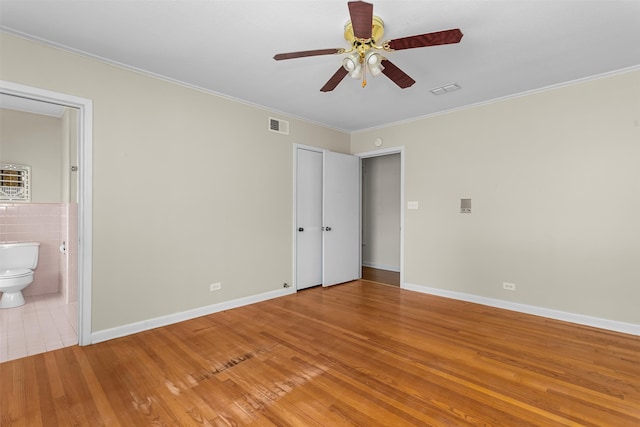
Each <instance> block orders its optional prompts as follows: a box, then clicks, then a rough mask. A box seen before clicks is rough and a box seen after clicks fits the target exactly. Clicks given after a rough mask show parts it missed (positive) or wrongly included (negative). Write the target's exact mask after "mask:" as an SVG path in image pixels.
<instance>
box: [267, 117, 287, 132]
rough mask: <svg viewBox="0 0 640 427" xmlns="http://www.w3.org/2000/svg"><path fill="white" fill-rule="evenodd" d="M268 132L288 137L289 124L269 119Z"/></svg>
mask: <svg viewBox="0 0 640 427" xmlns="http://www.w3.org/2000/svg"><path fill="white" fill-rule="evenodd" d="M269 130H270V131H271V132H277V133H283V134H285V135H289V122H286V121H284V120H279V119H274V118H273V117H269Z"/></svg>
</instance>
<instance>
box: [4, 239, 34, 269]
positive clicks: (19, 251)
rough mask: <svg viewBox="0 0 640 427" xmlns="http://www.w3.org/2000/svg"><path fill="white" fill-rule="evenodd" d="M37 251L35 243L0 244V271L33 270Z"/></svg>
mask: <svg viewBox="0 0 640 427" xmlns="http://www.w3.org/2000/svg"><path fill="white" fill-rule="evenodd" d="M39 249H40V243H36V242H19V243H0V270H16V269H19V268H28V269H30V270H33V269H35V268H36V267H37V265H38V251H39Z"/></svg>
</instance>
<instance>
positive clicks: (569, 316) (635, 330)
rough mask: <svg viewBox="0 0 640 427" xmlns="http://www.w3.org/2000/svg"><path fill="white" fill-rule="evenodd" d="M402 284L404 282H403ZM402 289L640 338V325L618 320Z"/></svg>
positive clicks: (416, 288) (405, 286) (423, 289)
mask: <svg viewBox="0 0 640 427" xmlns="http://www.w3.org/2000/svg"><path fill="white" fill-rule="evenodd" d="M401 283H402V282H401ZM401 287H402V289H407V290H409V291H415V292H420V293H423V294H430V295H437V296H440V297H445V298H452V299H457V300H461V301H468V302H473V303H476V304H482V305H487V306H490V307H496V308H503V309H505V310H511V311H516V312H519V313H526V314H533V315H535V316H542V317H547V318H549V319H556V320H562V321H565V322H571V323H577V324H579V325H586V326H593V327H595V328H600V329H607V330H610V331H616V332H622V333H625V334H631V335H637V336H640V325H636V324H633V323H625V322H618V321H616V320H609V319H602V318H599V317H591V316H585V315H583V314H575V313H569V312H566V311H560V310H553V309H550V308H544V307H537V306H533V305H527V304H519V303H515V302H510V301H504V300H499V299H495V298H487V297H482V296H479V295H472V294H466V293H463V292H455V291H447V290H444V289H437V288H430V287H428V286H422V285H414V284H411V283H402V285H401Z"/></svg>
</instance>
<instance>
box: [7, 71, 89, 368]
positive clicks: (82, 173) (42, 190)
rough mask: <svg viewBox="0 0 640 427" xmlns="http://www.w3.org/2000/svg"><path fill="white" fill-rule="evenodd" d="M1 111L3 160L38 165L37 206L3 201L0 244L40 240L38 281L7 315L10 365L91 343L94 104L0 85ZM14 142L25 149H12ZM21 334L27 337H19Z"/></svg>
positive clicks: (34, 182) (35, 168)
mask: <svg viewBox="0 0 640 427" xmlns="http://www.w3.org/2000/svg"><path fill="white" fill-rule="evenodd" d="M0 108H2V110H1V111H0V114H1V115H2V117H1V119H2V120H3V127H2V128H3V135H0V136H2V139H1V140H0V162H3V163H7V162H15V163H19V162H20V163H22V164H29V163H31V164H32V165H33V166H32V176H33V180H32V186H31V188H32V193H31V200H30V201H29V202H27V203H25V202H22V203H18V202H16V203H12V202H11V201H7V200H2V201H0V214H1V215H4V218H2V221H3V222H4V223H5V224H7V226H6V227H3V228H2V230H1V231H0V239H2V240H7V241H12V240H13V241H20V240H39V241H40V242H41V251H40V259H39V262H38V268H37V269H36V271H35V276H34V282H33V283H32V284H31V285H30V286H29V287H28V288H27V289H25V291H24V296H25V300H26V301H27V304H25V305H24V306H22V307H16V308H12V309H6V310H0V334H2V335H0V338H2V339H1V340H0V361H5V360H11V359H15V358H19V357H23V356H27V355H31V354H37V353H41V352H44V351H50V350H54V349H56V348H60V347H66V346H69V345H75V344H80V345H86V344H89V343H90V309H91V307H90V257H91V251H90V248H91V245H90V242H91V221H90V191H88V190H89V189H90V188H91V187H90V180H91V165H90V163H91V162H90V154H91V132H90V129H91V114H90V113H91V108H92V105H91V101H90V100H86V99H82V98H76V97H73V96H69V95H65V94H59V93H54V92H49V91H44V90H41V89H36V88H30V87H26V86H22V85H18V84H14V83H11V82H0ZM8 123H11V126H4V125H5V124H8ZM20 126H23V127H24V128H23V129H22V130H21V129H19V128H20ZM27 126H31V128H29V129H27V128H26V127H27ZM47 132H52V133H51V134H47ZM10 140H11V141H13V140H16V141H18V143H22V144H23V145H24V146H22V147H16V146H13V147H12V146H10V144H11V143H10V142H9V141H10ZM52 153H53V154H52ZM55 153H58V155H56V154H55ZM30 156H31V157H30ZM36 178H38V179H36ZM87 195H88V197H87ZM88 199H89V200H88ZM87 218H88V220H87ZM39 270H40V271H39ZM38 273H40V274H38ZM20 328H22V329H23V331H24V333H23V334H20V333H18V334H16V333H15V331H16V330H19V329H20ZM20 336H24V341H23V342H21V341H20V340H19V338H16V337H20Z"/></svg>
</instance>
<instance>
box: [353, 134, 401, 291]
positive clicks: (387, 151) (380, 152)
mask: <svg viewBox="0 0 640 427" xmlns="http://www.w3.org/2000/svg"><path fill="white" fill-rule="evenodd" d="M389 154H400V206H399V208H400V287H401V288H404V214H405V209H404V145H402V146H398V147H390V148H382V149H380V150H374V151H365V152H362V153H355V154H354V156H357V157H359V158H360V161H361V162H362V159H368V158H372V157H381V156H387V155H389ZM360 203H362V180H361V181H360ZM360 215H361V218H360V222H361V223H362V210H361V212H360ZM360 241H362V235H361V236H360ZM360 252H362V251H360ZM360 264H361V265H362V256H361V257H360Z"/></svg>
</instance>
